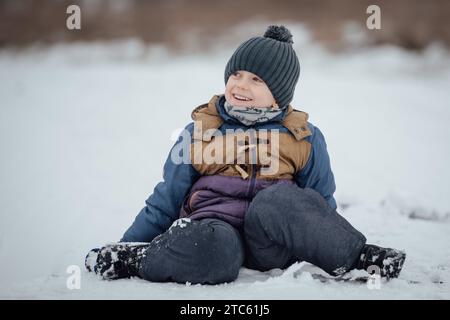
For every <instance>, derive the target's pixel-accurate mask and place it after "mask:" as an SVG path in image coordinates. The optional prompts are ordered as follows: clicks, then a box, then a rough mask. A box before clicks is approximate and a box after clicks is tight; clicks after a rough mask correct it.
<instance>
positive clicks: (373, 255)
mask: <svg viewBox="0 0 450 320" xmlns="http://www.w3.org/2000/svg"><path fill="white" fill-rule="evenodd" d="M405 258H406V253H405V252H404V251H401V250H397V249H392V248H382V247H378V246H376V245H373V244H366V245H365V246H364V247H363V249H362V251H361V254H360V257H359V260H358V262H357V266H356V269H363V270H367V271H369V273H370V272H373V271H374V268H373V267H371V266H376V267H378V268H379V270H380V276H381V277H383V278H386V279H390V278H397V277H398V276H399V274H400V271H401V270H402V267H403V263H404V262H405ZM370 267H371V268H370Z"/></svg>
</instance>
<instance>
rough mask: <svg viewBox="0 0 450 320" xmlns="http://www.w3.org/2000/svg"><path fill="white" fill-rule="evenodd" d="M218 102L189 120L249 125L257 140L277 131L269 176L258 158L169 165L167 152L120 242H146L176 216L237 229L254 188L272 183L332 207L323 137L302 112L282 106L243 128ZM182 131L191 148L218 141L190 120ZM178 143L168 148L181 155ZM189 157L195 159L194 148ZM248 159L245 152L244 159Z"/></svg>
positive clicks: (229, 126) (218, 126) (224, 125)
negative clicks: (275, 165) (306, 192)
mask: <svg viewBox="0 0 450 320" xmlns="http://www.w3.org/2000/svg"><path fill="white" fill-rule="evenodd" d="M224 102H225V98H224V96H223V95H221V96H214V97H213V98H212V99H211V100H210V102H209V103H207V104H204V105H201V106H199V107H197V108H195V109H194V111H193V112H192V118H193V120H195V121H200V122H201V124H202V130H203V132H205V131H207V130H208V129H218V130H220V132H221V133H222V134H225V132H226V130H227V129H243V130H247V129H255V130H256V134H257V135H258V138H259V134H260V132H262V131H261V130H262V129H267V130H270V129H278V130H279V133H280V134H279V135H278V137H279V146H280V147H279V170H278V171H277V172H276V173H275V174H272V175H263V174H261V170H262V168H263V167H264V165H262V164H261V163H260V159H258V162H257V163H256V164H241V165H236V164H229V163H228V164H227V163H223V164H205V163H200V164H195V163H193V162H194V161H191V163H180V164H175V163H173V162H172V160H171V157H170V155H169V157H168V158H167V160H166V163H165V165H164V174H163V178H164V181H162V182H160V183H158V185H157V186H156V187H155V189H154V192H153V194H152V195H151V196H150V197H149V198H148V199H147V200H146V206H145V207H144V208H143V209H142V210H141V211H140V213H139V214H138V215H137V217H136V219H135V221H134V223H133V224H132V225H131V226H130V228H129V229H128V230H127V231H126V232H125V234H124V236H123V237H122V239H121V241H122V242H150V241H152V239H153V238H155V237H156V236H158V235H160V234H162V233H164V232H165V231H166V230H167V229H168V228H169V227H170V226H171V224H172V223H173V222H174V221H175V220H176V219H178V218H180V217H190V218H192V219H203V218H218V219H220V220H223V221H225V222H228V223H230V224H231V225H232V226H234V227H236V228H238V229H239V230H242V228H243V221H244V217H245V213H246V211H247V209H248V207H249V205H250V203H251V201H252V199H253V197H255V195H256V194H257V192H258V191H260V190H263V189H265V188H267V187H269V186H271V185H276V184H296V185H297V186H298V187H300V188H311V189H313V190H315V191H317V192H318V193H319V194H320V195H321V196H322V197H323V198H324V199H325V200H326V203H327V204H328V207H329V208H331V209H333V210H334V209H336V201H335V200H334V198H333V193H334V191H335V183H334V176H333V173H332V171H331V167H330V160H329V156H328V153H327V149H326V143H325V139H324V137H323V135H322V133H321V132H320V130H319V129H318V128H317V127H315V126H314V125H312V124H311V123H309V122H308V121H307V120H308V114H307V113H304V112H301V111H297V110H294V109H293V108H292V106H288V107H287V108H286V109H284V112H283V113H282V114H280V115H279V116H277V117H275V118H274V119H272V120H271V121H269V122H265V123H258V124H256V125H255V126H252V127H246V126H243V125H242V124H241V123H240V122H239V121H237V120H236V119H233V118H232V117H231V116H230V115H228V114H227V113H226V112H225V110H224ZM186 129H187V130H188V131H189V133H190V136H191V141H189V142H190V143H191V145H190V146H191V150H192V151H194V150H195V148H194V145H195V144H202V146H203V147H205V146H208V145H209V144H210V143H217V141H218V140H219V139H216V138H217V137H215V139H210V140H209V141H208V138H207V137H206V138H205V137H204V136H203V137H196V134H195V132H194V123H190V124H188V125H187V126H186ZM271 138H272V135H271V134H269V135H266V137H265V139H259V140H258V141H257V143H258V145H259V144H261V143H263V144H269V145H270V139H271ZM205 140H206V141H205ZM260 140H266V141H260ZM267 140H269V141H267ZM183 143H186V141H183V139H182V137H180V138H179V139H178V141H177V142H176V143H175V145H174V146H173V148H172V150H171V151H173V150H174V149H175V148H177V150H178V149H180V156H182V155H183V149H182V148H181V145H182V144H183ZM203 150H204V148H203ZM268 150H270V148H268ZM190 155H191V156H192V157H195V153H194V152H191V154H190ZM248 158H249V154H248V151H246V157H245V159H246V161H247V159H248ZM247 163H248V162H247Z"/></svg>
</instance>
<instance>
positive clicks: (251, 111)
mask: <svg viewBox="0 0 450 320" xmlns="http://www.w3.org/2000/svg"><path fill="white" fill-rule="evenodd" d="M224 109H225V112H226V113H227V114H228V115H230V116H231V117H233V118H234V119H236V120H238V121H239V122H241V123H242V124H244V125H246V126H252V125H255V124H256V123H264V122H268V121H270V120H272V119H274V118H275V117H277V116H279V115H280V114H281V113H282V112H283V110H282V109H274V108H273V107H263V108H258V107H235V106H232V105H231V104H229V103H228V101H226V100H225V103H224Z"/></svg>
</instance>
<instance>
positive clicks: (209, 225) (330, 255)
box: [140, 184, 366, 284]
mask: <svg viewBox="0 0 450 320" xmlns="http://www.w3.org/2000/svg"><path fill="white" fill-rule="evenodd" d="M365 242H366V238H365V237H364V236H363V235H362V234H361V233H360V232H359V231H357V230H356V229H355V228H353V227H352V226H351V225H350V224H349V223H348V222H347V221H346V220H345V219H344V218H343V217H342V216H340V215H339V214H338V213H337V212H336V210H333V209H331V208H330V207H329V206H328V204H327V202H326V201H325V199H323V197H322V196H321V195H320V194H319V193H318V192H316V191H314V190H312V189H301V188H299V187H297V186H292V185H284V184H278V185H274V186H271V187H268V188H266V189H264V190H262V191H260V192H259V193H258V194H257V195H256V196H255V198H254V199H253V201H252V202H251V204H250V206H249V209H248V211H247V213H246V215H245V220H244V229H243V230H241V231H238V230H237V229H235V228H234V227H233V226H231V225H230V224H228V223H226V222H224V221H221V220H218V219H209V218H206V219H202V220H197V221H196V220H189V219H179V220H177V221H176V222H175V223H174V225H173V226H172V227H171V228H170V229H169V230H168V231H166V232H165V233H163V234H161V235H159V236H158V237H156V238H155V239H154V240H153V241H152V242H151V244H150V247H149V248H148V250H147V251H146V253H145V257H144V258H143V259H142V261H141V269H140V276H141V277H142V278H144V279H147V280H149V281H156V282H164V281H175V282H180V283H185V282H190V283H201V284H217V283H223V282H231V281H233V280H235V279H236V278H237V276H238V273H239V269H240V268H241V266H245V267H247V268H250V269H256V270H261V271H266V270H270V269H273V268H282V269H284V268H287V267H288V266H290V265H291V264H292V263H294V262H296V261H306V262H309V263H312V264H314V265H316V266H318V267H320V268H322V269H323V270H325V271H326V272H328V273H330V274H339V273H341V272H342V271H344V272H345V271H348V270H350V269H352V267H353V266H354V264H355V262H356V261H357V259H358V257H359V254H360V252H361V250H362V248H363V246H364V244H365Z"/></svg>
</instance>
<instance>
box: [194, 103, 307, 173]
mask: <svg viewBox="0 0 450 320" xmlns="http://www.w3.org/2000/svg"><path fill="white" fill-rule="evenodd" d="M219 97H220V96H218V95H215V96H213V98H212V99H211V100H210V101H209V103H207V104H203V105H201V106H199V107H197V108H195V109H194V111H193V112H192V119H193V120H194V133H193V142H192V143H191V147H190V151H191V153H190V157H191V162H192V165H193V167H194V168H195V169H196V170H197V171H198V172H199V173H200V174H201V175H214V174H220V175H226V176H241V177H242V178H243V179H247V178H249V177H250V176H252V174H253V175H254V176H255V177H256V178H258V179H293V178H294V176H295V175H296V174H297V173H298V172H299V171H300V170H301V169H303V168H304V167H305V165H306V162H307V161H308V157H309V154H310V152H311V144H310V143H309V142H308V141H306V140H305V139H304V138H305V137H308V136H310V135H311V131H310V130H309V127H308V124H307V120H308V114H307V113H306V112H303V111H298V110H294V109H293V108H292V106H290V105H289V106H288V110H287V115H286V117H285V119H284V121H283V122H282V123H281V124H282V125H283V126H284V127H286V128H287V129H288V130H289V132H278V130H275V131H274V130H261V129H259V130H254V129H253V130H252V129H247V130H246V131H243V130H234V131H233V132H231V133H228V132H227V133H226V134H221V133H220V131H219V130H218V129H219V128H220V126H221V125H222V124H223V119H222V117H221V116H220V115H219V113H218V111H217V109H216V101H217V99H219ZM253 164H254V165H253Z"/></svg>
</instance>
